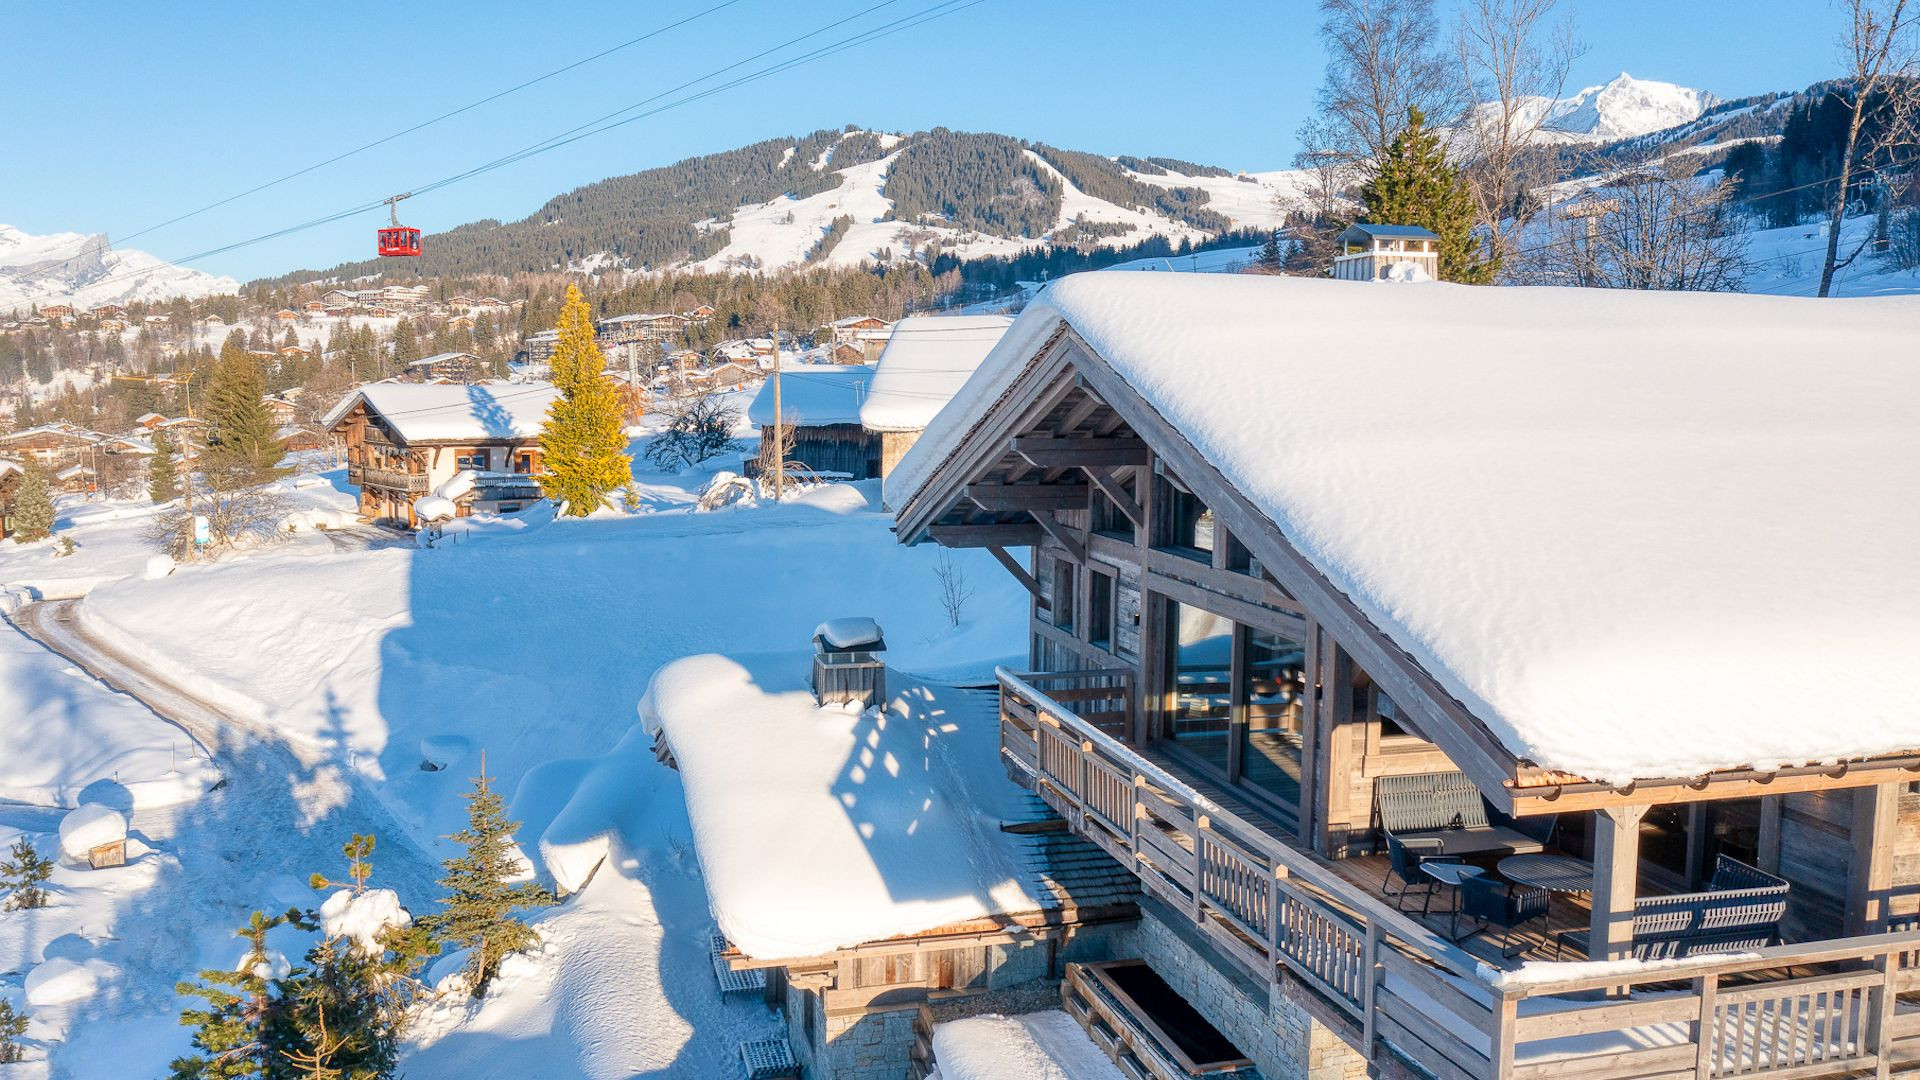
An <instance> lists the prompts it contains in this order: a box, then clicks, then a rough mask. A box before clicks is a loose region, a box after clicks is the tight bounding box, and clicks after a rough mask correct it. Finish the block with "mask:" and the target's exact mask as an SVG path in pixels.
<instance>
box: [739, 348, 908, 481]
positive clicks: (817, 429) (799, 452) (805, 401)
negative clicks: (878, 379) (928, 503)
mask: <svg viewBox="0 0 1920 1080" xmlns="http://www.w3.org/2000/svg"><path fill="white" fill-rule="evenodd" d="M872 382H873V368H872V366H870V365H861V366H850V365H839V364H787V365H785V366H784V367H783V368H782V369H781V372H780V375H779V377H778V378H777V379H776V378H773V377H769V378H768V379H767V381H765V382H763V383H761V384H760V389H759V390H758V391H757V392H756V393H755V394H754V395H753V402H752V403H751V404H750V405H748V406H747V419H748V420H750V421H752V422H753V423H754V424H756V425H758V426H759V428H760V440H761V444H762V445H763V446H764V445H766V444H767V443H768V442H769V441H771V440H772V439H773V437H774V420H775V419H776V418H778V419H780V420H782V421H783V422H784V424H785V425H786V426H787V427H789V428H791V429H792V430H793V446H792V448H791V449H790V450H789V451H788V452H787V460H788V461H789V462H794V463H798V464H800V465H803V466H805V467H806V468H808V469H811V470H812V471H813V472H815V473H817V474H819V475H820V476H822V477H827V478H839V479H852V480H870V479H872V478H874V477H876V476H879V475H880V439H879V437H878V436H875V435H870V434H868V433H867V431H866V429H865V428H862V427H861V426H860V404H861V402H862V401H864V400H866V396H867V389H868V387H869V386H870V385H871V383H872ZM776 386H777V394H776ZM776 396H778V397H779V399H780V404H779V408H778V410H777V411H776V409H775V406H774V398H775V397H776ZM756 460H757V459H756ZM752 467H753V466H752V463H751V462H750V463H749V468H750V469H751V468H752Z"/></svg>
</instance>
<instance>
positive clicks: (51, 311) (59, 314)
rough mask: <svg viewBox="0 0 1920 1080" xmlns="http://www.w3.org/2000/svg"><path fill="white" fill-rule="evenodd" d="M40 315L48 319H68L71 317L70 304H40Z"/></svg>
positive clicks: (71, 309)
mask: <svg viewBox="0 0 1920 1080" xmlns="http://www.w3.org/2000/svg"><path fill="white" fill-rule="evenodd" d="M39 310H40V314H41V315H44V316H46V317H47V318H49V319H70V318H72V317H73V305H72V304H42V305H40V309H39Z"/></svg>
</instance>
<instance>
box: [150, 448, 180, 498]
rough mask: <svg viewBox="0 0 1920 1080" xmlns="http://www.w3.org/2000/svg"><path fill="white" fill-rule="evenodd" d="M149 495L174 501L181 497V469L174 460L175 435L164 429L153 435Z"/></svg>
mask: <svg viewBox="0 0 1920 1080" xmlns="http://www.w3.org/2000/svg"><path fill="white" fill-rule="evenodd" d="M147 497H148V498H149V499H152V500H153V501H154V502H157V503H163V502H172V501H173V500H174V499H177V498H179V497H180V469H179V466H178V465H177V464H175V463H174V460H173V436H171V435H168V434H167V433H166V432H164V431H162V432H161V433H159V434H158V435H155V436H154V437H153V456H152V457H150V458H148V459H147Z"/></svg>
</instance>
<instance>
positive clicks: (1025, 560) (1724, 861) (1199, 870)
mask: <svg viewBox="0 0 1920 1080" xmlns="http://www.w3.org/2000/svg"><path fill="white" fill-rule="evenodd" d="M1836 304H1838V305H1843V306H1844V310H1843V311H1842V310H1836V309H1835V306H1834V305H1836ZM1915 314H1916V313H1915V308H1914V305H1913V303H1912V301H1910V300H1905V299H1892V298H1889V299H1885V300H1875V299H1867V300H1843V301H1823V302H1821V303H1819V304H1815V303H1813V302H1811V301H1808V302H1798V303H1796V302H1782V301H1780V300H1779V299H1778V298H1758V297H1743V296H1730V295H1686V296H1679V295H1672V294H1641V293H1632V292H1627V291H1592V290H1582V291H1579V292H1577V293H1576V292H1574V291H1572V290H1564V291H1562V290H1548V289H1484V288H1470V287H1464V286H1452V285H1445V284H1440V283H1434V284H1431V285H1426V286H1422V287H1421V288H1418V289H1391V290H1385V289H1363V288H1359V287H1357V286H1356V285H1354V284H1351V283H1347V282H1341V281H1326V280H1322V281H1314V280H1308V279H1298V278H1269V277H1229V276H1217V277H1216V276H1204V275H1192V276H1187V275H1180V276H1175V275H1119V274H1081V275H1074V276H1072V277H1069V278H1065V279H1062V280H1061V281H1059V282H1057V283H1055V284H1053V285H1052V286H1050V287H1049V288H1048V289H1047V290H1046V291H1045V292H1043V293H1041V294H1040V296H1039V297H1037V298H1036V300H1035V302H1034V303H1033V304H1032V305H1030V306H1029V307H1028V308H1027V309H1026V311H1025V312H1024V313H1023V314H1022V315H1021V317H1020V319H1019V320H1018V321H1017V322H1016V323H1015V324H1014V326H1013V327H1012V328H1011V329H1010V330H1009V331H1008V332H1007V335H1006V337H1005V339H1004V340H1003V341H1002V342H1001V344H1000V345H999V346H998V347H997V348H996V349H995V351H994V353H993V354H992V355H991V356H990V357H989V358H988V360H987V362H986V363H985V364H983V365H982V367H981V369H980V370H979V372H978V373H977V374H976V375H975V376H974V377H973V379H972V380H970V381H969V383H968V385H967V387H966V396H965V397H964V399H961V400H958V401H956V402H955V403H954V405H953V406H952V407H951V408H949V409H947V410H945V411H943V412H942V413H941V414H940V415H939V416H938V417H937V418H936V419H935V421H934V422H933V424H932V425H931V426H929V428H928V429H927V431H926V432H925V433H924V434H923V435H922V436H921V438H920V440H919V442H918V443H917V444H916V445H915V447H914V448H913V450H912V451H911V452H910V453H909V454H908V455H907V457H906V458H905V459H904V460H903V461H902V462H901V463H900V465H899V467H898V468H896V469H895V470H894V471H893V473H892V474H891V476H890V477H889V479H888V481H887V486H886V491H885V500H886V503H887V505H888V506H889V507H890V508H891V509H892V510H893V511H894V512H895V517H896V525H895V531H896V533H897V535H898V537H899V538H900V540H901V541H902V542H903V543H909V544H913V543H921V542H929V541H931V542H933V543H938V544H942V545H946V546H951V547H975V548H983V549H986V550H987V551H989V552H991V553H993V554H994V555H995V557H996V558H997V559H998V560H999V561H1000V562H1001V563H1002V564H1003V565H1004V566H1005V567H1006V568H1007V569H1008V570H1009V572H1010V573H1011V574H1012V575H1013V576H1014V578H1015V579H1016V580H1017V581H1018V582H1019V583H1020V584H1021V586H1022V587H1023V588H1024V590H1025V591H1026V593H1027V594H1028V605H1027V606H1028V613H1027V614H1028V626H1029V632H1030V650H1029V656H1028V658H1027V664H1028V668H1029V672H1028V673H1014V672H1009V671H1004V670H1003V671H1002V672H1000V673H999V676H998V683H999V699H1000V708H999V738H998V742H999V749H1000V754H1001V760H1002V761H1003V762H1004V763H1005V765H1006V768H1007V770H1008V774H1009V775H1010V776H1011V777H1013V778H1014V779H1015V780H1017V781H1018V782H1019V783H1021V784H1023V785H1026V786H1028V787H1029V788H1030V789H1031V790H1032V791H1033V792H1034V793H1035V794H1036V795H1037V796H1038V797H1039V798H1041V799H1042V800H1043V801H1045V802H1046V803H1047V805H1048V806H1050V807H1051V808H1053V810H1054V811H1055V812H1056V814H1057V815H1058V818H1057V821H1058V822H1059V827H1061V828H1064V829H1066V830H1068V831H1069V832H1070V833H1071V834H1073V835H1076V836H1079V837H1081V838H1084V839H1086V840H1089V841H1090V842H1092V843H1094V844H1095V845H1097V846H1098V847H1100V848H1101V849H1102V850H1103V851H1105V852H1107V853H1108V854H1109V855H1111V856H1112V857H1113V858H1114V859H1115V860H1116V865H1119V866H1122V867H1126V868H1128V870H1129V872H1131V873H1133V874H1134V875H1136V876H1137V877H1138V879H1139V881H1140V885H1141V888H1142V890H1143V892H1144V895H1143V897H1142V899H1141V901H1140V904H1139V908H1140V918H1139V920H1138V922H1137V923H1136V924H1134V927H1133V929H1132V931H1131V933H1130V935H1129V936H1127V937H1125V938H1123V939H1120V940H1117V941H1111V942H1109V944H1111V945H1112V947H1113V951H1111V952H1110V953H1108V954H1107V955H1104V956H1102V957H1100V962H1099V963H1097V964H1095V963H1089V964H1076V963H1069V964H1068V965H1067V970H1066V973H1065V990H1064V995H1065V1001H1066V1005H1067V1010H1068V1011H1069V1012H1070V1013H1072V1014H1073V1015H1075V1016H1076V1018H1078V1019H1079V1020H1080V1021H1081V1023H1082V1025H1083V1026H1085V1027H1086V1028H1087V1029H1088V1030H1089V1031H1090V1032H1091V1033H1093V1036H1094V1039H1095V1041H1096V1043H1098V1044H1099V1045H1100V1046H1102V1047H1103V1048H1104V1049H1106V1051H1107V1052H1108V1053H1109V1054H1110V1055H1111V1056H1113V1057H1115V1058H1116V1059H1120V1060H1124V1061H1127V1062H1130V1063H1133V1062H1139V1061H1147V1060H1152V1059H1155V1058H1156V1055H1157V1056H1158V1058H1159V1059H1161V1060H1177V1057H1176V1055H1175V1052H1176V1051H1179V1050H1181V1049H1183V1047H1185V1048H1189V1049H1190V1047H1191V1045H1193V1044H1196V1043H1197V1044H1204V1045H1213V1046H1224V1047H1225V1048H1226V1050H1225V1051H1223V1053H1225V1055H1226V1056H1228V1057H1231V1058H1236V1059H1244V1060H1245V1061H1247V1062H1250V1063H1251V1065H1252V1067H1254V1068H1256V1069H1257V1070H1258V1072H1259V1074H1260V1075H1264V1076H1268V1077H1281V1076H1302V1075H1304V1076H1310V1077H1313V1076H1322V1075H1326V1076H1334V1075H1342V1076H1353V1075H1358V1074H1359V1073H1361V1072H1362V1071H1368V1072H1379V1073H1381V1074H1383V1075H1393V1074H1397V1073H1406V1072H1411V1073H1414V1074H1417V1075H1427V1076H1445V1077H1463V1078H1464V1077H1498V1078H1507V1077H1523V1076H1524V1077H1536V1076H1537V1077H1549V1076H1579V1077H1590V1078H1624V1077H1641V1076H1654V1075H1695V1076H1722V1075H1730V1074H1732V1073H1735V1072H1757V1073H1775V1074H1779V1075H1795V1076H1840V1075H1846V1074H1848V1073H1850V1072H1852V1071H1855V1070H1862V1071H1867V1072H1872V1071H1875V1070H1876V1069H1877V1070H1878V1072H1879V1074H1880V1075H1887V1073H1888V1071H1889V1069H1890V1068H1891V1069H1892V1070H1893V1071H1898V1070H1899V1069H1901V1068H1904V1067H1905V1066H1904V1065H1902V1064H1899V1063H1902V1062H1907V1061H1911V1060H1913V1057H1914V1055H1915V1053H1916V1051H1920V1029H1915V1028H1913V1027H1911V1026H1910V1025H1908V1024H1907V1023H1906V1022H1905V1021H1904V1020H1903V1019H1901V1017H1902V1016H1904V1015H1905V1006H1904V1005H1901V1004H1900V1002H1899V998H1900V997H1901V996H1902V995H1904V994H1905V993H1906V992H1908V990H1909V989H1910V988H1913V989H1920V983H1917V982H1915V980H1916V979H1920V973H1916V972H1915V970H1914V969H1913V968H1912V967H1911V966H1909V961H1908V959H1907V957H1910V956H1911V955H1912V954H1913V953H1914V951H1915V950H1916V949H1920V931H1916V930H1914V929H1913V927H1914V926H1915V925H1916V915H1915V912H1916V904H1917V903H1920V796H1916V795H1915V794H1914V793H1913V792H1914V786H1913V782H1912V777H1913V776H1914V775H1915V771H1916V769H1917V768H1920V719H1916V714H1915V713H1914V711H1913V709H1912V707H1911V702H1913V701H1914V700H1915V699H1916V695H1920V666H1916V665H1914V664H1913V663H1912V662H1911V658H1912V657H1913V656H1915V655H1920V638H1916V636H1915V635H1916V629H1915V628H1916V625H1920V624H1916V623H1915V622H1914V620H1913V617H1912V615H1913V612H1914V611H1916V610H1920V569H1917V568H1920V561H1917V560H1915V559H1914V558H1913V550H1912V544H1911V538H1912V537H1913V536H1915V535H1920V504H1917V503H1915V502H1914V500H1911V499H1907V498H1903V497H1900V496H1896V495H1895V494H1894V493H1893V491H1892V489H1891V488H1889V486H1888V485H1889V484H1898V483H1900V482H1901V480H1900V478H1903V477H1905V476H1908V475H1909V474H1910V473H1911V464H1912V462H1914V461H1917V460H1920V369H1917V368H1915V366H1914V365H1913V364H1912V363H1910V362H1909V361H1910V358H1911V357H1912V356H1914V355H1916V350H1917V349H1920V319H1916V317H1915ZM1355 328H1365V334H1364V336H1361V337H1356V335H1355ZM1378 338H1391V339H1393V340H1395V341H1400V342H1406V343H1408V344H1407V347H1405V348H1398V347H1396V348H1395V349H1392V350H1379V349H1370V348H1367V347H1366V346H1365V344H1364V342H1365V341H1369V340H1375V339H1378ZM1542 341H1550V342H1552V343H1553V347H1552V350H1551V351H1550V352H1548V353H1542V352H1541V351H1540V347H1539V343H1540V342H1542ZM1728 357H1737V361H1729V360H1728ZM1840 430H1844V431H1847V432H1849V433H1850V434H1849V435H1848V436H1847V437H1846V438H1843V439H1836V438H1834V437H1833V433H1834V432H1835V431H1840ZM1785 507H1791V508H1793V510H1792V512H1790V513H1783V508H1785ZM1896 537H1897V538H1899V539H1898V540H1895V539H1894V538H1896ZM1023 551H1024V552H1025V554H1024V556H1023V555H1020V554H1017V553H1019V552H1023ZM1789 643H1790V644H1789ZM1783 651H1785V652H1788V653H1790V654H1791V655H1792V656H1793V668H1794V670H1796V671H1804V672H1808V673H1817V674H1815V675H1813V677H1814V678H1815V679H1816V680H1817V681H1818V683H1819V684H1820V685H1823V686H1833V687H1847V688H1849V689H1850V691H1855V692H1850V693H1849V694H1848V704H1847V706H1846V707H1845V708H1844V710H1843V713H1844V715H1843V717H1840V718H1835V719H1832V720H1821V719H1818V718H1815V717H1809V716H1808V715H1806V714H1805V713H1804V712H1802V711H1800V710H1795V709H1784V710H1783V709H1782V708H1781V707H1780V700H1779V695H1778V688H1779V681H1778V676H1779V674H1780V667H1779V660H1780V657H1781V656H1782V654H1783ZM1864 688H1870V691H1869V692H1868V693H1865V694H1864V695H1863V694H1861V693H1858V692H1857V691H1860V690H1862V689H1864ZM675 748H676V750H677V749H678V744H677V743H676V744H675ZM682 764H683V766H684V764H685V762H684V761H683V762H682ZM756 811H757V812H758V813H760V814H761V815H763V816H767V817H777V816H779V812H780V811H779V810H777V809H775V808H772V807H769V806H768V805H767V804H766V803H765V802H764V801H763V802H760V803H758V804H756ZM1554 960H1559V961H1571V962H1569V963H1564V964H1547V965H1544V966H1542V965H1537V964H1532V963H1527V966H1525V967H1522V964H1523V963H1526V962H1529V961H1554ZM1588 961H1604V962H1605V963H1603V964H1598V965H1595V966H1592V967H1587V966H1583V965H1582V963H1581V962H1588ZM1120 968H1126V969H1128V970H1130V971H1132V972H1135V973H1136V974H1135V975H1130V976H1128V978H1134V977H1139V978H1145V977H1146V976H1145V975H1143V974H1139V973H1141V972H1145V973H1150V975H1151V976H1152V978H1151V979H1150V980H1149V982H1150V983H1151V984H1154V985H1158V986H1160V987H1162V988H1174V994H1175V996H1177V997H1178V998H1180V999H1183V1000H1184V1001H1185V1002H1186V1006H1184V1007H1181V1008H1175V1007H1173V1006H1171V1005H1170V1004H1169V1003H1168V1001H1167V999H1166V995H1165V994H1164V993H1163V992H1162V991H1155V992H1153V993H1149V994H1146V995H1137V994H1134V993H1131V992H1128V991H1127V989H1126V986H1125V982H1124V980H1122V979H1120V978H1118V977H1117V976H1116V975H1115V972H1116V971H1117V970H1119V969H1120ZM1837 1002H1844V1004H1840V1005H1836V1003H1837ZM1114 1032H1120V1033H1121V1035H1120V1036H1119V1037H1117V1038H1116V1037H1115V1036H1114V1035H1113V1033H1114ZM1130 1067H1132V1066H1131V1065H1130ZM1133 1075H1153V1076H1163V1075H1172V1073H1171V1072H1167V1071H1160V1070H1156V1069H1155V1068H1151V1067H1143V1068H1137V1069H1136V1071H1135V1072H1134V1073H1133Z"/></svg>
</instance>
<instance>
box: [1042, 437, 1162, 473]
mask: <svg viewBox="0 0 1920 1080" xmlns="http://www.w3.org/2000/svg"><path fill="white" fill-rule="evenodd" d="M1013 452H1014V453H1016V454H1019V455H1020V456H1021V457H1023V458H1026V459H1027V460H1028V461H1031V462H1033V463H1034V464H1035V465H1039V466H1042V467H1051V466H1059V465H1079V466H1095V467H1100V468H1120V467H1124V466H1128V465H1145V464H1147V463H1148V462H1150V461H1152V460H1153V455H1152V452H1151V451H1149V450H1148V449H1147V444H1146V443H1144V442H1142V441H1140V440H1139V439H1101V438H1079V439H1060V438H1045V437H1041V436H1033V435H1023V436H1020V437H1019V438H1016V439H1014V440H1013Z"/></svg>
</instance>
